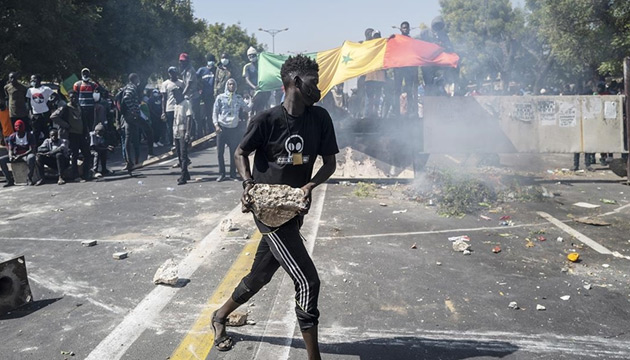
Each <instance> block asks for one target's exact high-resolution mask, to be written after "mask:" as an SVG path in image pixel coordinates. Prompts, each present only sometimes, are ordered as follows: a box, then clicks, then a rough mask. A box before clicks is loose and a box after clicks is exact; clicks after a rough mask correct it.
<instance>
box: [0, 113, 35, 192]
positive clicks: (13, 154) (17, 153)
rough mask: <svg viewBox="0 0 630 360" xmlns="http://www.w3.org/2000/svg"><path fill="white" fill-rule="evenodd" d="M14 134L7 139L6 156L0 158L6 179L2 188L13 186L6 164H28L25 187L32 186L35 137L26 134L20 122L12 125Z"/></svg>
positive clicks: (24, 127) (12, 179)
mask: <svg viewBox="0 0 630 360" xmlns="http://www.w3.org/2000/svg"><path fill="white" fill-rule="evenodd" d="M14 129H15V132H14V133H13V134H11V135H10V136H9V137H8V138H7V146H8V150H9V154H8V155H4V156H2V157H0V167H2V173H3V174H4V177H5V178H6V179H7V183H6V184H4V187H9V186H13V185H15V180H14V178H13V174H11V173H10V172H9V167H8V165H7V164H8V163H9V162H12V163H15V162H18V161H24V162H26V163H27V164H28V175H27V176H28V177H27V180H26V185H33V171H34V170H35V153H36V151H37V148H36V146H37V145H36V143H35V137H33V134H31V133H27V132H26V125H25V124H24V122H23V121H22V120H17V121H16V122H15V125H14Z"/></svg>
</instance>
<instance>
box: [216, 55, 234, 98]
mask: <svg viewBox="0 0 630 360" xmlns="http://www.w3.org/2000/svg"><path fill="white" fill-rule="evenodd" d="M229 64H230V58H229V57H228V55H227V54H225V53H223V54H221V62H220V63H219V65H218V66H217V72H216V74H215V75H214V98H215V99H216V98H217V96H219V95H220V94H221V93H223V91H224V90H225V83H226V82H227V81H228V79H229V78H231V77H232V72H231V71H230V68H229V67H228V65H229Z"/></svg>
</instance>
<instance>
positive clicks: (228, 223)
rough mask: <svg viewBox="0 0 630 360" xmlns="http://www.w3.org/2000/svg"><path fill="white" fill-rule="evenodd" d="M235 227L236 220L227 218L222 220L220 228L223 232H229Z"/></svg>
mask: <svg viewBox="0 0 630 360" xmlns="http://www.w3.org/2000/svg"><path fill="white" fill-rule="evenodd" d="M233 228H234V222H233V221H232V219H230V218H227V219H223V221H221V225H220V229H221V231H222V232H228V231H230V230H232V229H233Z"/></svg>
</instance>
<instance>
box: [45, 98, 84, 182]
mask: <svg viewBox="0 0 630 360" xmlns="http://www.w3.org/2000/svg"><path fill="white" fill-rule="evenodd" d="M68 96H69V98H70V103H68V104H67V105H66V106H63V107H61V108H59V109H57V110H55V112H54V113H53V114H52V115H51V116H50V119H51V120H52V121H53V124H55V126H57V127H58V128H59V137H61V138H62V139H68V147H69V149H70V154H71V155H72V168H71V169H72V179H74V180H75V181H76V180H77V179H78V178H79V167H78V161H79V152H80V153H81V155H82V156H83V166H82V168H83V177H82V179H81V180H80V181H81V182H83V181H87V180H89V179H90V178H91V176H90V162H91V160H92V158H91V154H90V143H89V142H88V138H87V136H88V132H89V131H88V128H87V126H86V125H85V122H84V118H83V117H82V116H81V111H82V110H81V106H80V105H79V95H78V94H77V93H76V92H74V91H70V93H69V94H68Z"/></svg>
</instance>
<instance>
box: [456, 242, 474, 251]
mask: <svg viewBox="0 0 630 360" xmlns="http://www.w3.org/2000/svg"><path fill="white" fill-rule="evenodd" d="M469 249H470V244H469V243H467V242H466V241H464V240H457V241H455V242H454V243H453V250H454V251H458V252H464V251H466V250H469Z"/></svg>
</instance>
